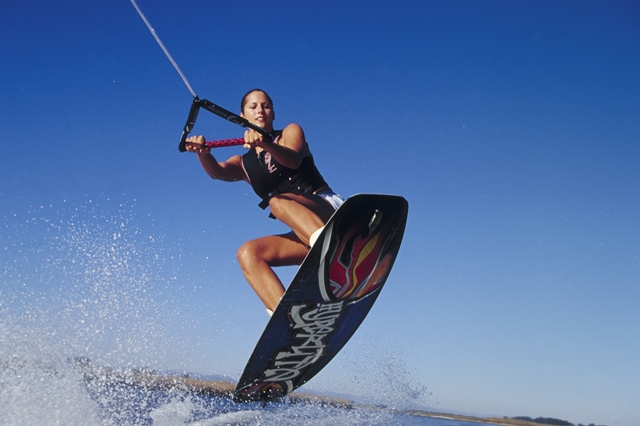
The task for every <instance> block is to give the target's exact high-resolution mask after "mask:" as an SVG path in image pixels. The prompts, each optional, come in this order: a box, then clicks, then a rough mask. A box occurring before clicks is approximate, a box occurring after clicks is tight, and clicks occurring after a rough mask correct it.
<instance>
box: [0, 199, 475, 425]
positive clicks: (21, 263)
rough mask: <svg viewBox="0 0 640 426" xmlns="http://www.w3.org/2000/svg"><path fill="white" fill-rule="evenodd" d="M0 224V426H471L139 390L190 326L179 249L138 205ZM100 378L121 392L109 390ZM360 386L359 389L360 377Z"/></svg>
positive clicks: (91, 203) (30, 213) (94, 207)
mask: <svg viewBox="0 0 640 426" xmlns="http://www.w3.org/2000/svg"><path fill="white" fill-rule="evenodd" d="M3 214H4V217H3V218H2V219H3V224H2V227H1V228H0V255H1V258H0V280H1V284H2V285H1V286H0V425H1V426H5V425H6V426H9V425H16V426H18V425H20V426H29V425H34V426H35V425H38V426H39V425H43V424H46V425H100V426H101V425H105V426H107V425H108V426H112V425H113V426H120V425H123V426H124V425H127V426H128V425H159V426H170V425H171V426H172V425H202V426H206V425H226V424H233V425H260V424H278V425H294V424H295V425H300V424H313V425H334V424H343V425H376V424H385V425H389V424H399V425H432V426H438V425H448V426H462V425H471V424H475V425H477V423H466V422H460V421H453V420H445V419H436V418H426V417H421V416H412V415H408V414H402V413H398V412H395V411H393V410H389V409H386V408H379V409H376V408H371V407H372V406H362V407H356V408H349V409H346V408H344V407H338V406H332V405H327V404H323V403H321V402H318V401H315V402H314V401H310V402H307V403H296V404H291V403H289V404H287V403H275V404H268V405H267V406H266V407H264V408H262V407H261V406H260V405H259V404H236V403H233V402H232V401H231V400H230V399H228V398H223V397H214V396H206V395H201V394H197V393H193V392H191V391H188V390H186V389H184V388H180V387H177V388H174V389H168V390H167V389H158V388H157V387H154V386H150V385H148V384H145V383H141V382H140V381H139V380H135V378H136V377H139V376H137V374H138V373H139V372H140V371H139V369H140V368H141V367H145V366H150V365H151V366H153V365H167V364H171V363H172V358H171V353H172V348H173V347H175V346H178V347H179V346H180V345H181V342H180V341H179V336H177V335H176V334H175V333H172V334H171V335H170V336H169V335H168V333H170V331H169V330H171V328H172V326H173V325H175V324H176V323H185V322H188V319H187V318H185V317H184V314H183V313H181V311H180V310H179V309H178V308H175V306H176V305H179V303H175V302H176V301H175V300H172V294H173V293H172V291H175V290H176V286H177V287H178V290H180V288H179V283H178V282H176V281H178V280H176V274H175V271H176V270H177V269H179V267H180V252H179V247H178V248H176V247H177V246H176V245H175V244H170V245H169V246H170V247H171V249H168V248H167V246H165V245H164V244H163V242H162V237H161V235H160V234H161V233H160V232H159V231H158V229H156V226H155V224H154V222H153V220H152V218H150V217H149V216H148V215H146V216H145V215H140V214H138V213H137V209H136V206H135V201H124V202H123V201H121V200H113V199H101V200H98V201H95V200H83V201H82V202H80V203H72V202H65V201H62V202H60V203H58V204H57V205H53V204H50V205H46V206H44V205H43V206H35V207H30V208H28V209H26V210H25V211H23V212H3ZM169 341H170V342H171V344H170V345H169V344H168V343H167V342H169ZM354 344H355V343H354ZM369 349H370V348H369ZM383 358H385V359H386V361H385V364H386V365H380V366H379V368H380V370H381V371H380V373H381V376H384V372H385V371H387V370H388V366H389V364H397V363H398V360H397V359H395V358H394V356H392V355H388V356H386V355H383ZM356 363H357V360H356ZM88 366H92V368H90V369H88ZM105 366H109V367H114V368H115V369H116V371H117V372H118V373H119V377H120V379H121V380H112V378H111V376H110V375H109V374H107V372H108V371H110V370H105V369H104V368H103V367H105ZM180 367H182V366H180ZM398 368H401V366H400V367H398ZM88 371H91V372H92V374H90V375H89V374H87V372H88ZM369 376H370V375H369ZM361 380H362V381H363V382H366V381H367V380H368V378H367V374H366V372H365V371H363V373H362V378H361ZM385 383H386V385H387V394H386V396H385V398H387V400H391V399H394V397H393V396H392V395H389V392H392V393H393V392H395V393H398V395H399V396H398V399H403V400H407V395H406V393H407V392H409V393H414V394H418V395H417V396H416V395H410V397H409V399H411V398H415V399H419V397H420V396H421V395H423V393H424V390H423V389H422V388H421V387H420V386H417V387H416V386H413V385H412V384H411V383H405V382H403V381H402V380H400V381H398V380H395V381H393V380H386V379H385ZM394 383H395V384H396V386H395V387H394V386H393V384H394ZM370 384H371V383H364V385H370ZM389 384H391V386H389ZM363 387H369V388H371V387H378V386H377V384H376V383H373V386H363ZM402 392H405V394H404V395H401V394H402ZM387 402H388V401H387ZM370 403H371V404H381V403H385V401H380V400H375V399H373V398H372V399H371V401H370ZM385 405H387V404H385Z"/></svg>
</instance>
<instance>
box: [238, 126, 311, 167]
mask: <svg viewBox="0 0 640 426" xmlns="http://www.w3.org/2000/svg"><path fill="white" fill-rule="evenodd" d="M244 139H245V141H246V143H245V145H244V147H245V148H251V147H252V146H257V147H260V148H262V149H264V150H266V151H267V152H269V153H270V154H271V155H272V156H273V157H274V158H275V160H276V161H278V163H280V164H282V165H283V166H285V167H288V168H290V169H294V170H295V169H297V168H298V167H300V164H301V163H302V160H303V158H305V157H307V156H308V155H309V148H308V145H307V141H306V139H305V137H304V132H303V131H302V127H300V126H299V125H297V124H295V123H292V124H289V125H288V126H287V127H285V128H284V130H283V131H282V135H281V136H280V140H279V141H278V143H277V144H275V143H267V142H265V141H264V140H263V138H262V135H260V134H259V133H258V132H256V131H254V130H247V131H246V132H245V134H244Z"/></svg>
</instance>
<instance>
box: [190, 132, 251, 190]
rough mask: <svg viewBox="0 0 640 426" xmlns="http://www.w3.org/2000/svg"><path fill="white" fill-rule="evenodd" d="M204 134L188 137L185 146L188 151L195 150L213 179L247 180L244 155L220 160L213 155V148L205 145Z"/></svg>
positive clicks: (203, 166) (227, 180)
mask: <svg viewBox="0 0 640 426" xmlns="http://www.w3.org/2000/svg"><path fill="white" fill-rule="evenodd" d="M204 142H205V139H204V136H192V137H189V138H187V140H186V145H185V147H186V148H187V151H190V152H195V153H196V154H197V155H198V160H200V164H202V168H203V169H204V171H205V172H207V174H208V175H209V176H211V178H212V179H219V180H223V181H225V182H235V181H239V180H247V176H246V174H245V172H244V169H243V168H242V157H240V156H239V155H235V156H233V157H231V158H229V159H228V160H227V161H223V162H218V160H216V159H215V158H214V156H213V155H211V149H210V148H208V147H207V146H205V144H204Z"/></svg>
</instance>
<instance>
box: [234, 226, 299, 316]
mask: <svg viewBox="0 0 640 426" xmlns="http://www.w3.org/2000/svg"><path fill="white" fill-rule="evenodd" d="M308 251H309V250H308V248H307V247H306V246H305V245H304V244H303V243H301V242H300V240H299V239H298V237H296V236H295V235H294V234H292V233H289V234H284V235H273V236H268V237H262V238H258V239H255V240H251V241H247V242H246V243H244V244H243V245H242V246H241V247H240V249H239V250H238V262H239V263H240V267H241V268H242V272H243V273H244V276H245V278H246V279H247V281H249V284H250V285H251V287H252V288H253V290H254V291H255V292H256V294H257V295H258V297H259V298H260V300H262V303H264V305H265V306H266V307H267V308H268V309H271V310H272V311H273V310H275V308H276V306H278V302H280V299H281V298H282V295H283V294H284V286H283V285H282V282H281V281H280V279H279V278H278V276H277V275H276V273H275V272H274V271H273V269H272V268H273V267H276V266H290V265H299V264H300V263H302V261H303V260H304V257H305V256H306V255H307V252H308Z"/></svg>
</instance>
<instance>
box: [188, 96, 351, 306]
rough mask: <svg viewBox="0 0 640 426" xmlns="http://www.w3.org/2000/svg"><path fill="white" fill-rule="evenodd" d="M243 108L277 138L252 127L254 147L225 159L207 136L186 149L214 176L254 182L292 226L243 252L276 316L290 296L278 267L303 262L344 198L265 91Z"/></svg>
mask: <svg viewBox="0 0 640 426" xmlns="http://www.w3.org/2000/svg"><path fill="white" fill-rule="evenodd" d="M240 110H241V114H240V115H241V116H242V117H244V118H245V119H247V120H248V121H249V122H250V123H252V124H255V125H256V126H258V127H260V128H262V129H264V130H266V131H267V132H268V133H269V134H270V135H271V137H272V139H273V141H267V140H265V139H264V137H263V136H262V135H261V134H260V133H258V132H256V131H255V130H251V129H250V130H247V131H246V132H245V133H244V140H245V144H244V147H245V148H246V149H248V150H249V151H248V152H247V153H245V154H244V155H242V156H240V155H236V156H233V157H231V158H229V159H228V160H227V161H223V162H218V161H217V160H216V159H215V158H214V157H213V156H212V155H211V152H210V151H211V150H210V149H209V148H207V147H206V146H205V145H204V143H205V138H204V137H203V136H192V137H189V138H188V139H187V140H186V148H187V151H190V152H195V153H196V154H197V155H198V159H199V160H200V163H201V164H202V167H203V168H204V170H205V171H206V172H207V173H208V174H209V176H211V177H212V178H213V179H220V180H223V181H227V182H235V181H239V180H244V181H246V182H248V183H249V184H250V185H251V186H252V187H253V189H254V191H255V192H256V194H258V196H260V197H261V198H262V199H263V202H262V203H261V207H262V208H266V206H267V205H268V206H269V208H270V210H271V215H272V216H274V217H275V218H276V219H279V220H280V221H282V222H284V223H285V224H286V225H287V226H289V227H290V228H291V230H292V232H290V233H287V234H283V235H272V236H267V237H261V238H258V239H255V240H251V241H248V242H246V243H244V244H243V245H242V246H241V247H240V249H239V250H238V261H239V262H240V267H241V268H242V272H243V273H244V276H245V277H246V279H247V281H249V284H251V287H253V289H254V291H255V292H256V293H257V294H258V297H260V300H262V302H263V303H264V304H265V306H266V307H267V312H268V313H269V314H271V313H272V312H273V310H275V308H276V306H277V305H278V302H279V301H280V299H281V298H282V295H283V294H284V286H283V285H282V282H281V281H280V279H279V278H278V276H277V275H276V274H275V272H274V271H273V269H272V268H273V267H275V266H289V265H299V264H300V263H301V262H302V260H303V259H304V257H305V256H306V255H307V252H308V251H309V247H310V246H311V245H313V242H314V240H315V238H316V237H317V235H318V234H319V232H320V231H321V230H322V227H323V226H324V224H325V223H326V222H327V220H329V218H330V217H331V215H332V214H333V212H334V211H335V210H336V209H337V208H338V207H339V206H340V205H341V204H342V203H343V202H344V200H343V199H342V197H340V196H339V195H337V194H335V193H334V192H333V191H332V190H331V188H329V186H328V185H327V183H326V182H325V180H324V179H323V178H322V175H321V174H320V172H318V169H317V168H316V166H315V164H314V161H313V156H312V155H311V152H310V151H309V145H308V144H307V141H306V139H305V137H304V132H303V131H302V128H301V127H300V126H299V125H297V124H294V123H292V124H289V125H288V126H286V127H285V128H284V129H283V130H280V131H275V130H274V129H273V121H274V119H275V113H274V110H273V102H272V100H271V98H270V97H269V95H268V94H267V93H266V92H265V91H263V90H260V89H254V90H251V91H249V92H248V93H247V94H246V95H244V97H243V98H242V101H241V104H240ZM314 233H315V235H314ZM312 236H313V237H312Z"/></svg>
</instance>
